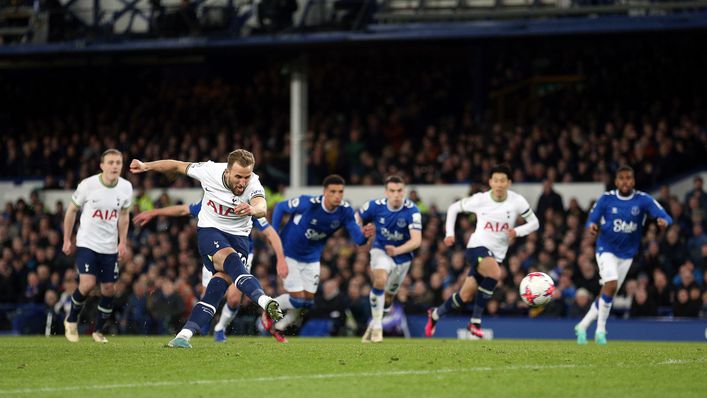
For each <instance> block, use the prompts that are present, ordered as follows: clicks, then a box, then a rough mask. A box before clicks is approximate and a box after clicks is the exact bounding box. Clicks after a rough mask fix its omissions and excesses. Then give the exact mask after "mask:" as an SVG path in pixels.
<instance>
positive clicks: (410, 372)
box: [0, 359, 700, 395]
mask: <svg viewBox="0 0 707 398" xmlns="http://www.w3.org/2000/svg"><path fill="white" fill-rule="evenodd" d="M695 362H700V361H693V360H677V359H668V360H666V361H663V362H657V363H654V364H652V365H654V366H664V365H682V364H688V363H695ZM641 366H645V365H641ZM590 367H592V366H591V365H573V364H567V365H512V366H500V367H490V366H478V367H472V368H457V369H429V370H395V371H389V372H357V373H322V374H314V375H287V376H274V377H249V378H240V379H222V380H191V381H148V382H144V383H124V384H89V385H82V386H67V387H39V388H20V389H14V390H0V395H8V394H34V393H57V392H68V391H89V390H111V389H122V388H141V387H174V386H182V385H210V384H238V383H253V382H262V381H290V380H317V379H338V378H347V377H388V376H408V375H434V374H446V373H463V372H490V371H504V370H505V371H508V370H528V369H541V370H545V369H575V368H590Z"/></svg>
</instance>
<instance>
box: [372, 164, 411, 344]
mask: <svg viewBox="0 0 707 398" xmlns="http://www.w3.org/2000/svg"><path fill="white" fill-rule="evenodd" d="M359 216H360V218H361V221H362V222H363V223H373V225H375V227H376V238H375V240H374V242H373V247H372V248H371V269H372V270H373V288H372V289H371V293H370V296H369V299H370V302H371V323H370V324H369V325H368V328H367V329H366V333H365V334H364V335H363V339H362V340H361V341H362V342H364V343H369V342H373V343H377V342H381V341H383V312H384V305H385V307H386V308H387V307H389V306H390V305H392V302H393V298H394V297H395V294H396V293H397V292H398V288H399V287H400V284H401V283H403V280H404V279H405V275H407V272H408V270H409V269H410V263H411V262H412V258H413V254H412V252H413V251H414V250H416V249H417V248H418V247H420V244H421V243H422V215H421V214H420V210H418V209H417V206H415V204H414V203H413V202H412V201H411V200H409V199H407V198H405V182H403V179H402V178H400V177H398V176H390V177H388V178H386V180H385V198H382V199H376V200H371V201H368V202H366V203H365V204H364V205H363V207H361V209H359Z"/></svg>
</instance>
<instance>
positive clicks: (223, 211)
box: [206, 200, 236, 217]
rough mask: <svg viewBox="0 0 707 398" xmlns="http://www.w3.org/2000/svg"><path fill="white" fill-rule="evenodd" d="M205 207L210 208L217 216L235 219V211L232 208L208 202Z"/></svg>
mask: <svg viewBox="0 0 707 398" xmlns="http://www.w3.org/2000/svg"><path fill="white" fill-rule="evenodd" d="M206 206H207V207H210V208H211V210H213V211H214V213H216V214H218V215H219V216H224V217H231V216H232V217H235V216H236V209H234V208H233V207H229V206H223V205H221V204H218V203H214V201H212V200H209V201H208V202H206Z"/></svg>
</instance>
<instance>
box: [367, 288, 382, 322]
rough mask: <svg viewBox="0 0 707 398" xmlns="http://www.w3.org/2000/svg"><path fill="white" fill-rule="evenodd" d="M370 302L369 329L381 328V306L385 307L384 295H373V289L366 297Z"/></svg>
mask: <svg viewBox="0 0 707 398" xmlns="http://www.w3.org/2000/svg"><path fill="white" fill-rule="evenodd" d="M368 299H369V300H370V302H371V327H373V328H375V329H380V328H382V327H383V306H384V305H385V293H381V294H375V293H373V289H371V293H370V294H369V295H368Z"/></svg>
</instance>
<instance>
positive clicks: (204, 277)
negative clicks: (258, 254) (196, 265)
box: [201, 253, 253, 287]
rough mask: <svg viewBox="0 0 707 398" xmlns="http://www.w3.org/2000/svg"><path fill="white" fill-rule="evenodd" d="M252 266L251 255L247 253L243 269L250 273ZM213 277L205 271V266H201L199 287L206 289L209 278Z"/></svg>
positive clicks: (209, 272)
mask: <svg viewBox="0 0 707 398" xmlns="http://www.w3.org/2000/svg"><path fill="white" fill-rule="evenodd" d="M252 264H253V253H248V259H247V260H246V263H245V269H246V271H248V272H250V266H251V265H252ZM212 276H214V275H213V274H212V273H211V271H209V270H208V269H206V267H205V266H203V265H202V266H201V285H202V286H204V287H206V286H208V285H209V281H210V280H211V277H212Z"/></svg>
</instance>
